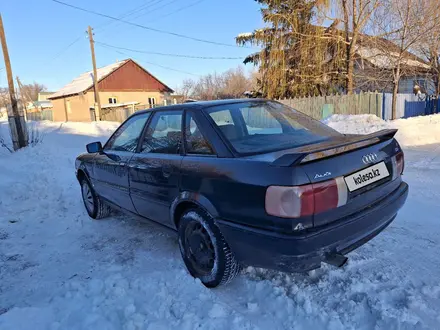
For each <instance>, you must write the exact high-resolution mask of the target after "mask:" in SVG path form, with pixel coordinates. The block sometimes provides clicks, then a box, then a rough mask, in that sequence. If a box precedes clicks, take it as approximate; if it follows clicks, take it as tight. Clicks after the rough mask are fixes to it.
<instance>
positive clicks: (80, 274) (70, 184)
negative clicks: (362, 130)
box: [0, 123, 440, 330]
mask: <svg viewBox="0 0 440 330" xmlns="http://www.w3.org/2000/svg"><path fill="white" fill-rule="evenodd" d="M357 125H369V124H368V123H360V124H357ZM116 126H117V125H116V124H112V123H100V124H79V123H69V124H64V125H62V126H61V127H60V125H56V124H54V123H51V124H47V123H42V124H39V127H40V129H41V130H42V131H44V132H45V134H46V136H45V138H44V142H43V144H41V145H39V146H37V147H35V148H29V149H27V150H23V151H20V152H18V153H16V154H14V155H10V154H7V153H6V152H4V151H2V150H1V149H0V329H2V330H9V329H13V330H16V329H32V330H38V329H293V328H295V329H341V328H348V329H350V328H351V329H373V328H376V329H434V328H439V327H440V326H439V325H440V280H439V275H440V249H439V247H440V225H439V222H440V216H439V212H438V205H439V202H440V179H439V175H438V174H439V171H440V144H429V145H420V146H413V147H410V148H406V149H405V151H406V169H405V176H404V178H405V181H407V182H408V183H409V185H410V196H409V198H408V202H407V204H406V205H405V206H404V208H403V209H402V210H401V212H400V214H399V216H398V217H397V219H396V220H395V221H394V222H393V223H392V225H391V226H390V227H389V228H388V229H387V230H386V231H384V232H383V233H382V234H381V235H379V236H378V237H376V238H375V239H374V240H372V241H371V242H369V243H368V244H367V245H364V246H363V247H361V248H359V249H358V250H356V251H354V252H352V253H351V254H349V257H350V260H349V263H348V265H347V266H346V267H344V268H342V269H335V268H332V267H330V266H326V265H324V266H323V267H322V268H321V269H319V270H317V271H313V272H311V273H310V274H309V275H292V274H284V273H278V272H272V271H266V270H261V269H254V268H251V267H249V268H247V269H245V270H244V271H243V272H242V274H241V276H239V277H238V278H237V279H236V280H235V281H234V282H233V283H231V284H230V285H228V286H225V287H223V288H219V289H216V290H208V289H206V288H204V287H203V286H202V285H201V284H200V283H198V282H197V281H195V280H193V279H192V278H191V277H190V276H189V275H188V274H187V273H186V271H185V270H184V266H183V263H182V261H181V258H180V254H179V251H178V245H177V240H176V238H175V236H174V235H173V234H172V233H169V232H167V231H165V230H164V229H162V228H159V227H156V226H154V225H151V224H140V223H138V222H136V221H135V220H132V219H130V218H127V217H125V216H122V215H121V216H115V217H113V218H110V219H108V220H102V221H92V220H90V219H89V218H88V216H87V214H86V211H85V210H84V207H83V205H82V201H81V197H80V190H79V186H78V184H77V182H76V181H75V177H74V158H75V156H76V155H77V154H78V153H80V152H82V151H83V150H84V145H85V143H87V142H91V141H94V140H96V139H100V140H105V137H106V136H108V135H109V134H110V133H111V131H112V130H113V129H114V128H115V127H116ZM408 126H409V125H408ZM5 128H6V126H5V123H0V132H3V135H5V132H6V129H5ZM402 129H404V128H402ZM438 129H439V130H440V126H438ZM399 134H400V133H399ZM403 138H404V136H403Z"/></svg>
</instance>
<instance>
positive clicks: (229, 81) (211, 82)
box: [180, 67, 254, 100]
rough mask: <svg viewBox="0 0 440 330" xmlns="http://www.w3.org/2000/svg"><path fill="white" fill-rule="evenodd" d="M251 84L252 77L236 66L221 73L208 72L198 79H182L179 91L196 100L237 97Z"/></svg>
mask: <svg viewBox="0 0 440 330" xmlns="http://www.w3.org/2000/svg"><path fill="white" fill-rule="evenodd" d="M253 86H254V85H253V79H252V77H249V76H247V75H246V73H245V72H244V70H243V68H241V67H238V68H236V69H231V70H228V71H226V72H224V73H221V74H218V73H210V74H207V75H204V76H202V77H200V78H199V79H198V80H192V79H188V80H184V81H183V83H182V87H181V89H180V93H182V94H183V95H184V96H185V97H186V98H188V97H191V98H195V99H198V100H215V99H228V98H239V97H242V96H243V93H244V92H245V91H248V90H251V89H252V88H253Z"/></svg>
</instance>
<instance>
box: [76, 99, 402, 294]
mask: <svg viewBox="0 0 440 330" xmlns="http://www.w3.org/2000/svg"><path fill="white" fill-rule="evenodd" d="M395 134H396V130H391V129H388V130H383V131H379V132H376V133H372V134H369V135H345V134H341V133H338V132H336V131H335V130H333V129H331V128H330V127H328V126H326V125H324V124H323V123H321V122H319V121H317V120H314V119H312V118H310V117H308V116H306V115H304V114H302V113H301V112H298V111H295V110H293V109H291V108H289V107H286V106H284V105H282V104H280V103H277V102H274V101H268V100H260V99H244V100H222V101H210V102H192V103H186V104H180V105H173V106H168V107H160V108H155V109H150V110H145V111H139V112H136V113H135V114H133V115H132V116H131V117H129V118H128V119H127V120H126V121H125V122H124V123H123V124H122V125H121V126H120V127H119V128H118V129H117V130H116V131H115V132H114V134H113V135H112V136H111V137H110V139H109V140H108V141H107V143H105V145H104V146H102V145H101V143H100V142H94V143H91V144H88V145H87V151H88V153H86V154H82V155H80V156H79V157H78V158H77V160H76V164H75V165H76V176H77V178H78V181H79V183H80V185H81V191H82V197H83V200H84V205H85V208H86V210H87V212H88V214H89V216H90V217H91V218H94V219H100V218H104V217H106V216H108V215H109V213H110V211H111V209H118V210H122V211H124V212H126V213H128V214H131V215H133V216H135V217H138V218H142V219H148V220H151V221H154V222H157V223H160V224H162V225H164V226H167V227H169V228H171V229H173V230H175V231H176V232H177V236H178V241H179V246H180V251H181V254H182V258H183V261H184V263H185V265H186V267H187V269H188V271H189V273H190V274H191V275H192V276H194V277H196V278H199V279H200V280H201V282H202V283H203V284H204V285H205V286H207V287H216V286H218V285H220V284H225V283H228V282H229V281H230V280H232V279H233V278H234V277H235V276H236V275H237V273H238V272H239V269H240V266H242V265H251V266H256V267H262V268H268V269H274V270H279V271H284V272H307V271H309V270H312V269H316V268H318V267H320V265H321V263H322V262H324V263H328V264H331V265H335V266H342V265H343V264H344V263H345V262H346V260H347V257H346V254H347V253H349V252H350V251H352V250H354V249H356V248H357V247H359V246H361V245H362V244H364V243H366V242H367V241H369V240H370V239H372V238H373V237H374V236H376V235H377V234H378V233H380V232H381V231H382V230H384V229H385V228H386V227H387V226H388V225H389V224H390V223H391V222H392V221H393V220H394V219H395V218H396V215H397V212H398V210H399V209H400V208H401V207H402V205H403V204H404V203H405V200H406V198H407V195H408V185H407V184H406V183H405V182H403V181H402V173H403V170H404V155H403V152H402V149H401V148H400V146H399V144H398V142H397V141H396V140H395V139H394V135H395Z"/></svg>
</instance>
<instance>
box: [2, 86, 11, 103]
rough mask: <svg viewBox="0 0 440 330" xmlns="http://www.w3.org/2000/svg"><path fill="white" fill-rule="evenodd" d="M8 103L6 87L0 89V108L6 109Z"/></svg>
mask: <svg viewBox="0 0 440 330" xmlns="http://www.w3.org/2000/svg"><path fill="white" fill-rule="evenodd" d="M9 102H10V101H9V91H8V89H7V88H6V87H0V108H6V106H7V105H8V104H9Z"/></svg>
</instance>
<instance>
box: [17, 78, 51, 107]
mask: <svg viewBox="0 0 440 330" xmlns="http://www.w3.org/2000/svg"><path fill="white" fill-rule="evenodd" d="M46 90H47V88H46V86H45V85H43V84H39V83H37V82H35V81H34V82H33V83H32V84H24V85H22V87H21V93H22V94H23V95H20V97H21V99H22V100H23V101H24V102H32V101H37V99H38V93H40V92H44V91H46Z"/></svg>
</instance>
